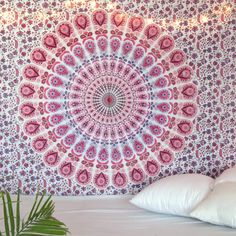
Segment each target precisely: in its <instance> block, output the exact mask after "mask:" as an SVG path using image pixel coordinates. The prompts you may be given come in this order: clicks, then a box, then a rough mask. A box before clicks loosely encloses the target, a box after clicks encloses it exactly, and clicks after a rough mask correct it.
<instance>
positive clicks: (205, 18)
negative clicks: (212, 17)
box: [200, 16, 209, 23]
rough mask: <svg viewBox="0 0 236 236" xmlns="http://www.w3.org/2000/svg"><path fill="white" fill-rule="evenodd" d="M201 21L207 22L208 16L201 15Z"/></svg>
mask: <svg viewBox="0 0 236 236" xmlns="http://www.w3.org/2000/svg"><path fill="white" fill-rule="evenodd" d="M200 19H201V23H207V22H208V20H209V18H208V17H207V16H201V18H200Z"/></svg>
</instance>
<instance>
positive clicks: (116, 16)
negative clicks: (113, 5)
mask: <svg viewBox="0 0 236 236" xmlns="http://www.w3.org/2000/svg"><path fill="white" fill-rule="evenodd" d="M111 22H112V23H113V24H114V25H115V26H116V27H119V26H123V25H124V24H125V15H124V14H123V13H122V12H114V13H113V14H112V15H111Z"/></svg>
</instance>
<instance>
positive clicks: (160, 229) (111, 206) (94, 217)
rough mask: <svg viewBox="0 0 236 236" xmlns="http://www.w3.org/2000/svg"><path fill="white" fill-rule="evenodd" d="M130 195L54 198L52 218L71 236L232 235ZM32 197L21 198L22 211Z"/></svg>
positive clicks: (228, 230) (226, 228) (229, 231)
mask: <svg viewBox="0 0 236 236" xmlns="http://www.w3.org/2000/svg"><path fill="white" fill-rule="evenodd" d="M130 198H131V196H93V197H54V198H53V199H54V200H55V203H56V212H55V216H56V218H58V219H60V220H62V221H63V222H65V223H66V225H67V226H68V227H69V229H70V232H71V235H73V236H175V235H179V236H231V235H232V236H233V235H236V229H231V228H228V227H220V226H215V225H211V224H207V223H203V222H200V221H198V220H195V219H190V218H184V217H176V216H169V215H163V214H155V213H152V212H148V211H145V210H142V209H139V208H137V207H135V206H133V205H132V204H130V203H129V199H130ZM32 201H33V199H32V197H26V196H23V197H22V203H23V208H24V211H26V210H27V209H29V207H30V206H31V204H32Z"/></svg>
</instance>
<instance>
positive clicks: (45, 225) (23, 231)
mask: <svg viewBox="0 0 236 236" xmlns="http://www.w3.org/2000/svg"><path fill="white" fill-rule="evenodd" d="M0 199H1V201H2V209H3V213H2V214H0V218H1V220H3V222H4V223H3V226H4V229H3V230H0V236H3V235H4V236H23V235H24V236H27V235H30V236H34V235H37V236H39V235H40V236H46V235H66V234H67V233H68V232H69V231H68V228H67V227H66V226H65V224H64V223H63V222H61V221H59V220H57V219H56V218H54V217H53V213H54V207H55V206H54V202H53V200H52V199H51V196H49V197H47V198H46V200H44V199H45V192H44V193H43V194H42V195H41V196H39V194H38V193H37V194H36V196H35V201H34V204H33V206H32V208H31V210H30V213H29V215H28V217H27V218H26V219H21V216H20V193H19V192H18V194H17V196H16V200H13V199H12V198H11V196H10V194H9V193H8V192H5V191H2V192H0ZM1 201H0V202H1ZM2 216H3V217H2Z"/></svg>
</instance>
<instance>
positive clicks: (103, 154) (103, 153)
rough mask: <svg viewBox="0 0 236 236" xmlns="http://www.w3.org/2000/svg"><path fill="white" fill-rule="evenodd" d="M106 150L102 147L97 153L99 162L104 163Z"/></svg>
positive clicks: (106, 156)
mask: <svg viewBox="0 0 236 236" xmlns="http://www.w3.org/2000/svg"><path fill="white" fill-rule="evenodd" d="M108 158H109V156H108V152H107V150H106V149H105V148H103V149H102V150H101V151H100V152H99V153H98V161H100V162H101V163H106V162H107V161H108Z"/></svg>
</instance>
